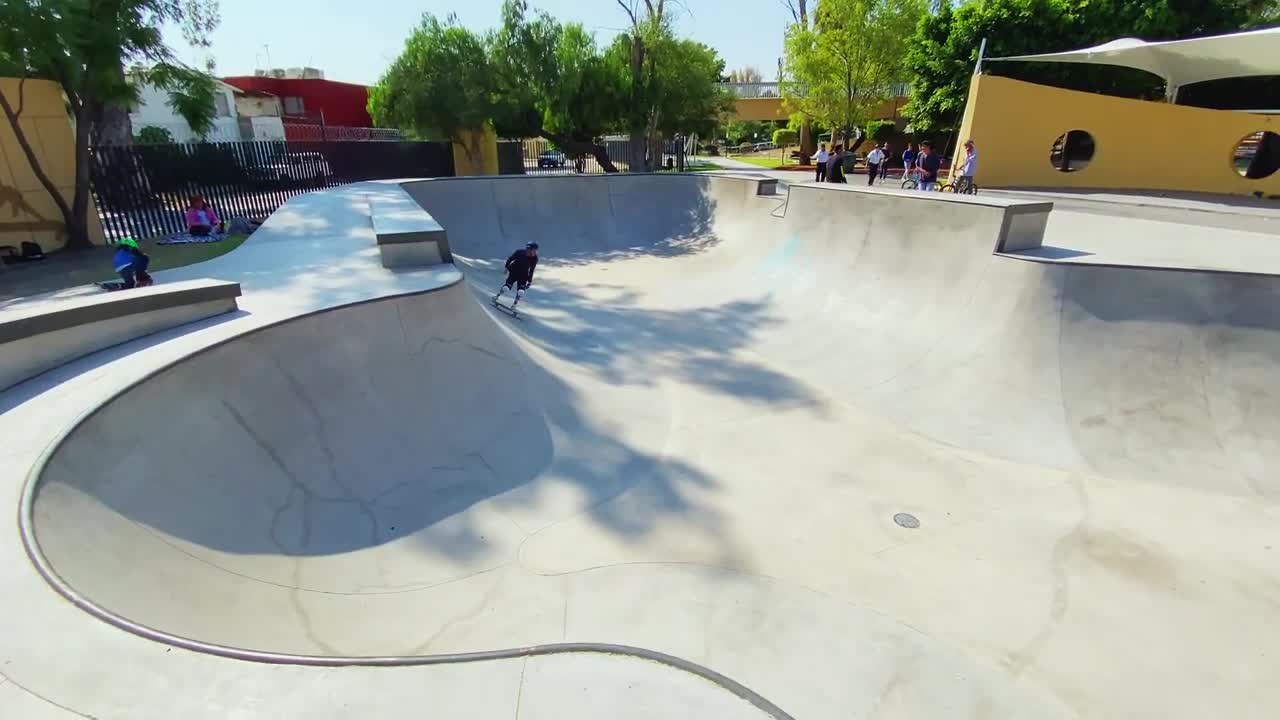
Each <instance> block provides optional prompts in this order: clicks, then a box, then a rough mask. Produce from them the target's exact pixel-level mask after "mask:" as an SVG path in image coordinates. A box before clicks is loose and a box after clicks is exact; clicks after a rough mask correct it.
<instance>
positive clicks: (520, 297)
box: [489, 290, 524, 320]
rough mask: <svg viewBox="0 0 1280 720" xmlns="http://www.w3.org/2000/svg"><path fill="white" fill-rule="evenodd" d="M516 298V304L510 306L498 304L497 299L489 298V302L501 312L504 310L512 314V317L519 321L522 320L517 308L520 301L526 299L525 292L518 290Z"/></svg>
mask: <svg viewBox="0 0 1280 720" xmlns="http://www.w3.org/2000/svg"><path fill="white" fill-rule="evenodd" d="M515 298H516V299H515V302H513V303H511V304H510V305H505V304H503V303H500V302H498V298H497V297H491V298H489V302H492V303H493V306H494V307H496V308H498V309H499V310H502V311H503V312H505V313H508V314H510V315H511V317H513V318H516V319H517V320H518V319H520V311H519V310H516V306H517V305H519V304H520V301H521V300H523V299H524V291H523V290H517V291H516V295H515Z"/></svg>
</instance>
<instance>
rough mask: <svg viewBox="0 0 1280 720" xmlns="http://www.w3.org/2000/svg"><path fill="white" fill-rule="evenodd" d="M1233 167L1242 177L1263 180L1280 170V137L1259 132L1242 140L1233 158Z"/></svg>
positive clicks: (1269, 132)
mask: <svg viewBox="0 0 1280 720" xmlns="http://www.w3.org/2000/svg"><path fill="white" fill-rule="evenodd" d="M1231 167H1232V168H1234V169H1235V171H1236V172H1237V173H1239V174H1240V177H1244V178H1248V179H1250V180H1261V179H1262V178H1264V177H1268V176H1269V175H1271V174H1272V173H1274V172H1275V171H1276V170H1280V135H1277V134H1276V133H1273V132H1271V131H1269V130H1259V131H1258V132H1255V133H1249V134H1248V135H1245V136H1244V137H1242V138H1240V142H1238V143H1236V151H1235V153H1234V154H1232V156H1231Z"/></svg>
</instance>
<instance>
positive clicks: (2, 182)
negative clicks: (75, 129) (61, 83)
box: [0, 78, 105, 251]
mask: <svg viewBox="0 0 1280 720" xmlns="http://www.w3.org/2000/svg"><path fill="white" fill-rule="evenodd" d="M0 92H3V93H4V95H5V98H7V99H8V100H9V104H10V105H12V106H13V108H14V109H15V110H16V109H17V108H18V81H17V80H15V79H13V78H0ZM23 96H24V98H25V106H24V109H23V111H22V116H21V119H20V120H19V123H20V125H21V127H22V130H23V132H24V134H25V135H26V136H27V140H28V141H29V142H30V143H31V146H32V147H33V148H34V149H35V151H36V156H37V157H38V158H40V166H41V167H42V168H43V169H44V171H45V173H46V174H48V176H49V178H50V179H51V180H53V184H54V185H56V186H57V187H58V190H59V191H60V192H61V193H62V196H63V197H64V198H66V200H67V203H68V204H70V203H71V199H72V197H73V194H74V192H75V187H74V186H75V142H74V136H73V133H72V131H71V121H70V120H69V119H68V117H67V110H66V105H65V103H64V101H63V97H62V90H61V89H60V88H59V87H58V86H57V85H56V84H55V83H52V82H48V81H45V80H28V81H27V82H26V83H25V86H24V88H23ZM89 216H90V217H89V238H90V239H91V240H93V242H95V243H99V244H100V243H103V242H105V241H104V239H103V234H102V225H101V223H100V222H99V221H98V214H97V213H96V212H94V211H93V210H92V209H90V211H89ZM24 240H27V241H33V242H36V243H39V244H40V247H42V248H44V249H45V250H46V251H49V250H57V249H59V248H61V247H62V246H63V245H64V244H66V232H65V230H64V227H63V223H62V213H60V212H58V206H57V205H56V204H54V202H53V198H51V197H50V196H49V193H48V192H46V191H45V189H44V186H42V185H41V184H40V181H39V180H36V176H35V173H33V172H32V171H31V165H30V163H28V162H27V156H26V155H25V154H24V153H23V152H22V148H21V147H19V146H18V141H17V139H16V138H15V137H14V133H13V129H12V128H11V127H10V126H9V121H8V119H7V118H5V117H4V116H3V114H0V245H12V246H13V247H14V248H19V247H20V243H21V242H22V241H24Z"/></svg>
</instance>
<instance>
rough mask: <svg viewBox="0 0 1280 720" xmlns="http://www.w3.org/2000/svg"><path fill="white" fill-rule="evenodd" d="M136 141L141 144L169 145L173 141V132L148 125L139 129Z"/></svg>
mask: <svg viewBox="0 0 1280 720" xmlns="http://www.w3.org/2000/svg"><path fill="white" fill-rule="evenodd" d="M134 142H136V143H137V144H139V145H168V144H170V143H172V142H173V134H172V133H170V132H169V131H168V130H167V129H165V128H162V127H156V126H154V125H147V126H146V127H143V128H142V129H141V130H139V131H138V134H137V136H136V137H135V138H134Z"/></svg>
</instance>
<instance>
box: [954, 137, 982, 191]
mask: <svg viewBox="0 0 1280 720" xmlns="http://www.w3.org/2000/svg"><path fill="white" fill-rule="evenodd" d="M977 172H978V149H977V148H976V147H974V145H973V140H965V141H964V161H963V162H961V163H960V172H959V173H958V175H959V177H958V179H957V180H956V188H955V189H956V192H964V191H965V189H966V188H971V187H973V176H974V175H975V174H977Z"/></svg>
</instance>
